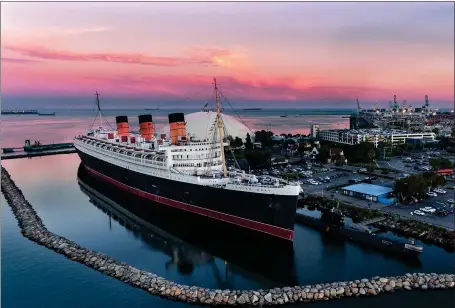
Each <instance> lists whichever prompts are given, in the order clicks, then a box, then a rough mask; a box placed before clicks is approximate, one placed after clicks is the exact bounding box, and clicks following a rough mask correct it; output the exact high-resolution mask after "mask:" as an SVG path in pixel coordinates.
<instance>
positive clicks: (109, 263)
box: [1, 167, 455, 307]
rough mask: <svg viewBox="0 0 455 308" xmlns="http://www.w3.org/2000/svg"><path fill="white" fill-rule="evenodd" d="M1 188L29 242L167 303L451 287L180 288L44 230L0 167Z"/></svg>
mask: <svg viewBox="0 0 455 308" xmlns="http://www.w3.org/2000/svg"><path fill="white" fill-rule="evenodd" d="M1 190H2V193H3V195H4V196H5V199H6V200H7V202H8V205H9V206H10V207H11V209H12V211H13V214H14V216H15V217H16V219H17V221H18V224H19V227H20V229H21V233H22V235H23V236H25V237H26V238H28V239H29V240H31V241H33V242H35V243H37V244H39V245H41V246H44V247H46V248H48V249H51V250H53V251H55V252H56V253H59V254H61V255H63V256H65V257H66V258H68V259H69V260H71V261H75V262H78V263H81V264H84V265H85V266H87V267H89V268H92V269H94V270H96V271H98V272H100V273H103V274H105V275H108V276H111V277H112V278H114V279H117V280H119V281H122V282H124V283H127V284H129V285H131V286H133V287H136V288H139V289H142V290H144V291H146V292H149V293H150V294H152V295H156V296H160V297H163V298H167V299H170V300H177V301H181V302H185V303H195V304H202V305H210V306H213V305H222V306H249V307H251V306H278V305H283V304H292V303H298V302H314V301H324V300H333V299H341V298H346V297H359V296H375V295H378V294H380V293H390V292H396V291H405V290H408V291H410V290H420V291H425V290H444V289H453V288H454V287H455V275H454V274H436V273H431V274H430V273H414V274H409V273H408V274H405V275H403V276H394V277H378V276H376V277H372V278H371V279H366V278H363V279H359V280H353V281H342V282H332V283H321V284H315V285H305V286H295V287H294V286H293V287H284V288H273V289H261V290H219V289H216V290H215V289H207V288H202V287H198V286H187V285H181V284H178V283H176V282H172V281H169V280H167V279H165V278H163V277H159V276H157V275H155V274H152V273H150V272H147V271H144V270H140V269H137V268H135V267H132V266H130V265H128V264H126V263H124V262H121V261H118V260H116V259H114V258H112V257H109V256H107V255H105V254H102V253H99V252H95V251H93V250H90V249H88V248H86V247H83V246H81V245H78V244H77V243H75V242H73V241H71V240H69V239H66V238H65V237H62V236H59V235H57V234H55V233H52V232H51V231H49V230H47V228H46V227H45V225H44V223H43V221H42V220H41V218H40V217H39V216H38V214H37V213H36V211H35V210H34V209H33V206H32V205H31V204H30V203H29V202H28V201H27V200H26V199H25V196H24V195H23V193H22V192H21V190H20V189H19V188H18V187H17V186H16V184H15V183H14V181H13V180H12V179H11V177H10V175H9V173H8V172H7V171H6V169H5V168H3V167H2V172H1Z"/></svg>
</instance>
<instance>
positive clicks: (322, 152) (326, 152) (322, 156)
mask: <svg viewBox="0 0 455 308" xmlns="http://www.w3.org/2000/svg"><path fill="white" fill-rule="evenodd" d="M329 156H330V148H329V147H328V146H326V145H323V146H322V147H321V148H320V149H319V153H318V154H317V155H316V157H315V160H316V161H317V162H320V163H326V162H327V159H329Z"/></svg>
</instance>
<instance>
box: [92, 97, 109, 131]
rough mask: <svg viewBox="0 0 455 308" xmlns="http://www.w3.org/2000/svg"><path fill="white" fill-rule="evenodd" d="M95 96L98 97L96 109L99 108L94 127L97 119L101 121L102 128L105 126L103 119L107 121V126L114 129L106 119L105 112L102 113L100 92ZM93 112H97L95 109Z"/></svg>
mask: <svg viewBox="0 0 455 308" xmlns="http://www.w3.org/2000/svg"><path fill="white" fill-rule="evenodd" d="M95 96H96V108H98V114H97V116H95V118H94V119H93V123H92V127H93V126H94V125H95V122H96V118H97V117H98V118H99V120H100V127H102V126H103V118H104V120H105V121H106V123H107V125H108V126H109V127H110V128H111V129H112V126H111V124H110V123H109V121H108V120H107V119H106V117H105V116H104V114H103V112H102V111H101V105H100V94H99V93H98V91H95ZM93 111H95V109H93Z"/></svg>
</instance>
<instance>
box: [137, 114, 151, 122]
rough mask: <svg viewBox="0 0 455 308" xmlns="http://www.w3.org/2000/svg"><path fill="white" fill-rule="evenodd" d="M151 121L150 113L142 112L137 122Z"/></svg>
mask: <svg viewBox="0 0 455 308" xmlns="http://www.w3.org/2000/svg"><path fill="white" fill-rule="evenodd" d="M147 122H153V120H152V115H151V114H142V115H140V116H139V123H147Z"/></svg>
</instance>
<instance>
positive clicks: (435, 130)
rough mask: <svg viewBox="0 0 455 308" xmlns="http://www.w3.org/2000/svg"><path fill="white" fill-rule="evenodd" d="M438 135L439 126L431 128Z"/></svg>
mask: <svg viewBox="0 0 455 308" xmlns="http://www.w3.org/2000/svg"><path fill="white" fill-rule="evenodd" d="M431 131H432V132H433V133H434V134H435V135H436V136H438V135H439V128H437V127H435V128H433V129H432V130H431Z"/></svg>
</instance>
